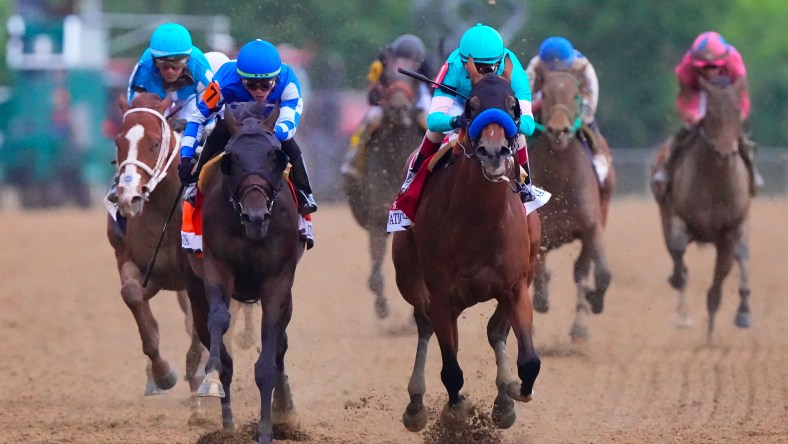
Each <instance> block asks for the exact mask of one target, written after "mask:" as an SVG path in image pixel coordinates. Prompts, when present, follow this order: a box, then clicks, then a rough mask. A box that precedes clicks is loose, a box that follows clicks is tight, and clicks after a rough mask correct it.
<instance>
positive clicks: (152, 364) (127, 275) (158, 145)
mask: <svg viewBox="0 0 788 444" xmlns="http://www.w3.org/2000/svg"><path fill="white" fill-rule="evenodd" d="M119 105H120V108H121V109H122V110H123V113H124V115H123V123H122V124H121V127H120V132H119V133H118V135H117V136H116V137H115V146H116V150H117V151H116V161H117V164H118V170H119V174H120V184H119V185H118V211H119V213H120V215H122V216H123V218H125V219H121V220H125V231H124V230H123V229H122V228H121V227H122V225H121V224H119V223H118V222H115V220H113V218H112V217H110V216H108V217H107V237H108V238H109V242H110V244H111V245H112V248H113V249H114V250H115V258H116V260H117V264H118V272H119V274H120V282H121V295H122V296H123V301H124V302H125V303H126V305H128V307H129V309H130V310H131V312H132V314H133V315H134V320H135V321H136V322H137V326H138V328H139V332H140V338H141V339H142V351H143V352H144V353H145V354H146V355H147V356H148V357H149V358H150V361H149V363H148V368H147V373H148V382H147V385H146V388H145V394H146V395H155V394H158V393H161V392H162V391H164V390H168V389H170V388H172V387H173V386H174V385H175V382H176V381H177V379H178V378H177V374H176V372H175V369H173V368H172V367H171V366H170V364H169V363H168V362H167V360H166V359H164V358H163V357H162V356H161V354H160V352H159V328H158V323H157V322H156V319H155V318H154V317H153V312H152V311H151V308H150V304H149V302H148V301H149V300H150V299H151V298H152V297H153V296H155V295H156V294H157V293H158V292H159V291H161V290H172V291H176V292H177V293H178V302H179V303H180V305H181V308H182V309H183V310H184V312H185V313H186V314H187V319H186V327H187V331H189V332H190V334H191V335H192V343H191V347H190V348H189V351H188V352H187V355H186V379H187V380H188V381H189V383H190V385H191V386H192V391H195V390H196V389H197V386H198V385H199V383H200V381H201V379H202V378H201V377H197V378H195V373H196V372H197V369H198V365H199V363H200V359H201V357H202V353H203V348H202V346H201V344H200V341H199V338H198V337H197V335H196V333H195V332H194V331H193V328H192V320H191V310H190V309H189V301H188V297H187V295H186V291H185V290H186V282H185V280H184V273H183V270H184V268H185V267H188V264H187V262H186V257H185V256H184V255H183V253H182V251H181V241H180V232H179V230H178V228H177V225H176V226H175V227H172V225H173V222H174V223H177V221H178V220H180V217H181V216H180V211H176V214H173V216H172V220H171V223H170V227H169V228H168V229H167V231H166V232H165V233H164V234H165V236H164V240H163V241H162V244H161V248H160V249H159V253H158V256H157V260H156V263H155V267H154V268H153V271H152V274H151V280H150V282H149V283H148V285H147V287H143V286H142V279H143V273H144V271H145V269H146V268H147V265H148V262H149V261H150V259H151V256H153V252H154V251H155V249H156V244H157V241H158V239H159V236H160V235H161V232H162V227H163V226H164V224H165V223H166V221H167V216H168V215H169V212H170V208H171V207H172V205H173V202H174V201H175V199H177V197H178V190H179V188H180V182H179V181H178V168H177V167H178V162H177V161H174V160H173V159H174V158H176V157H177V156H178V154H179V149H178V137H177V136H176V134H175V133H174V132H173V131H172V130H171V128H170V126H169V125H168V124H167V122H166V120H165V119H164V116H163V113H164V111H165V110H166V109H167V108H168V107H169V106H170V99H169V98H167V99H165V100H164V101H161V100H160V99H159V97H158V96H156V95H155V94H149V93H141V94H137V95H135V96H134V101H133V103H132V107H129V106H128V104H127V103H126V99H125V98H124V97H121V98H120V99H119ZM192 408H193V409H194V411H193V419H199V418H198V417H195V416H194V415H199V414H200V412H199V401H198V400H197V399H196V398H194V400H193V403H192Z"/></svg>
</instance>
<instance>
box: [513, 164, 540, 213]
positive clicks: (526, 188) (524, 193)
mask: <svg viewBox="0 0 788 444" xmlns="http://www.w3.org/2000/svg"><path fill="white" fill-rule="evenodd" d="M522 167H523V169H524V170H525V178H524V180H523V181H522V182H520V181H519V180H518V181H517V185H519V186H520V200H521V201H522V203H526V202H531V201H534V200H536V197H534V193H533V189H532V186H533V184H532V183H531V167H530V165H529V162H528V161H526V162H525V163H523V164H522Z"/></svg>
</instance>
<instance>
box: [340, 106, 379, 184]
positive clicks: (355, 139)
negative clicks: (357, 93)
mask: <svg viewBox="0 0 788 444" xmlns="http://www.w3.org/2000/svg"><path fill="white" fill-rule="evenodd" d="M368 114H370V116H368V118H367V119H366V120H364V121H363V122H361V125H360V126H359V128H358V129H357V130H356V132H355V133H353V135H352V136H350V146H348V152H347V154H345V160H344V162H342V166H341V167H340V169H339V172H340V173H342V174H343V175H345V176H349V177H352V178H354V179H358V178H360V177H361V170H362V169H363V161H364V150H365V149H366V146H367V143H369V140H370V139H371V138H372V134H373V133H374V132H375V131H377V129H378V128H379V127H380V123H381V120H382V119H381V116H380V115H378V114H379V113H372V112H370V113H368Z"/></svg>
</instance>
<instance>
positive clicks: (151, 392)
mask: <svg viewBox="0 0 788 444" xmlns="http://www.w3.org/2000/svg"><path fill="white" fill-rule="evenodd" d="M162 393H164V390H161V389H160V388H158V387H156V383H155V382H153V380H150V381H148V383H147V384H145V396H156V395H161V394H162Z"/></svg>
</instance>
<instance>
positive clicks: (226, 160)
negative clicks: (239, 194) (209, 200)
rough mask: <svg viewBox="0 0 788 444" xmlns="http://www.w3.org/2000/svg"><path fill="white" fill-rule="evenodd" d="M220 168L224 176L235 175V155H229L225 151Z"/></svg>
mask: <svg viewBox="0 0 788 444" xmlns="http://www.w3.org/2000/svg"><path fill="white" fill-rule="evenodd" d="M220 166H221V169H222V174H224V175H225V176H232V175H233V153H228V152H226V151H225V153H224V154H222V160H221V161H220Z"/></svg>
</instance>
